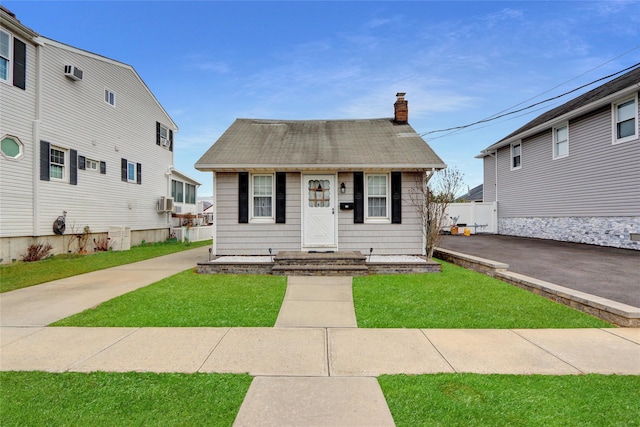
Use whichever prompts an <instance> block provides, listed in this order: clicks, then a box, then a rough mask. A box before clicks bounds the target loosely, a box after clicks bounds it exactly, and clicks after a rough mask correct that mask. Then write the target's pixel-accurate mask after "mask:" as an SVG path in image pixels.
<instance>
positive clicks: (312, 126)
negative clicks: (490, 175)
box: [195, 119, 446, 171]
mask: <svg viewBox="0 0 640 427" xmlns="http://www.w3.org/2000/svg"><path fill="white" fill-rule="evenodd" d="M195 167H196V169H198V170H201V171H236V170H248V169H270V168H273V169H275V168H277V169H279V170H305V169H307V170H308V169H318V168H321V169H332V170H357V169H376V168H379V169H389V168H392V169H395V170H403V169H404V170H416V169H430V168H436V169H441V168H444V167H446V165H445V164H444V162H443V161H442V159H440V157H438V155H437V154H436V153H435V152H434V151H433V150H432V149H431V147H429V145H427V143H426V142H425V141H424V140H423V139H422V137H420V135H418V134H417V133H416V131H415V130H413V128H412V127H411V126H410V125H408V124H403V125H401V124H396V123H394V122H393V119H369V120H259V119H237V120H236V121H235V122H234V123H233V124H232V125H231V126H230V127H229V128H228V129H227V130H226V132H225V133H224V134H223V135H222V136H221V137H220V138H219V139H218V140H217V141H216V142H215V143H214V144H213V145H212V146H211V148H209V150H207V152H206V153H205V154H204V155H203V156H202V157H201V158H200V160H198V161H197V162H196V164H195Z"/></svg>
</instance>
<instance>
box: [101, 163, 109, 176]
mask: <svg viewBox="0 0 640 427" xmlns="http://www.w3.org/2000/svg"><path fill="white" fill-rule="evenodd" d="M100 173H101V174H102V175H105V174H106V173H107V163H106V162H100Z"/></svg>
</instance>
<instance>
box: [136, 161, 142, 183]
mask: <svg viewBox="0 0 640 427" xmlns="http://www.w3.org/2000/svg"><path fill="white" fill-rule="evenodd" d="M136 184H142V165H141V164H140V163H136Z"/></svg>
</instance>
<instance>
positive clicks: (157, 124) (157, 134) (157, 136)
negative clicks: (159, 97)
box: [156, 122, 160, 145]
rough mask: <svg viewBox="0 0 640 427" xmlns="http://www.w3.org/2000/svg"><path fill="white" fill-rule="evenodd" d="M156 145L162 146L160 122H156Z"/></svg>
mask: <svg viewBox="0 0 640 427" xmlns="http://www.w3.org/2000/svg"><path fill="white" fill-rule="evenodd" d="M156 145H160V122H156Z"/></svg>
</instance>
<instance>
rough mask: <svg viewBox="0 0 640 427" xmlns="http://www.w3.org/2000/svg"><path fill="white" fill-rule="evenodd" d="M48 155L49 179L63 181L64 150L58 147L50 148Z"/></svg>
mask: <svg viewBox="0 0 640 427" xmlns="http://www.w3.org/2000/svg"><path fill="white" fill-rule="evenodd" d="M50 150H51V152H50V155H49V178H52V179H61V180H63V179H65V170H66V169H65V157H66V150H63V149H61V148H58V147H53V146H52V147H51V148H50Z"/></svg>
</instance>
